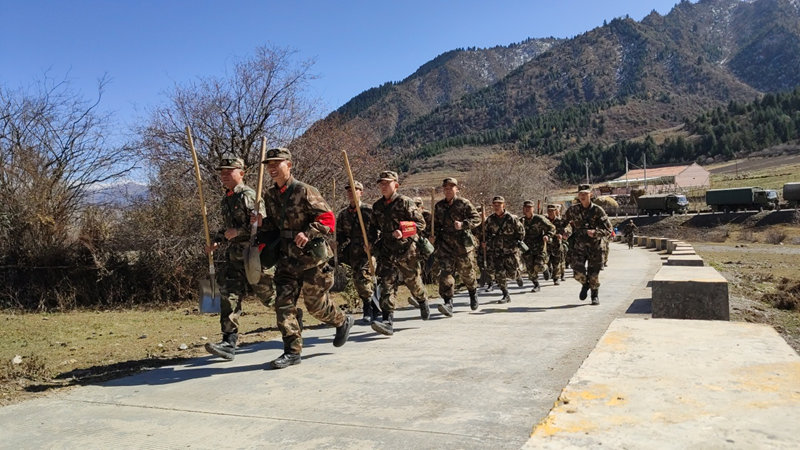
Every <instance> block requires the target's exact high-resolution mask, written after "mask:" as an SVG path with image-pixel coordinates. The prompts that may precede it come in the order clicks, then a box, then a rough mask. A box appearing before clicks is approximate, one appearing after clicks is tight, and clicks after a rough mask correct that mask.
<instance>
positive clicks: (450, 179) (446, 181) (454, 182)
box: [442, 177, 458, 187]
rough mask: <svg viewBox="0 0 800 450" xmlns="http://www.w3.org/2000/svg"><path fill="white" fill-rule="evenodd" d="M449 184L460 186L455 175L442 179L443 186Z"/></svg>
mask: <svg viewBox="0 0 800 450" xmlns="http://www.w3.org/2000/svg"><path fill="white" fill-rule="evenodd" d="M448 184H452V185H453V186H458V180H456V179H455V178H453V177H447V178H445V179H444V180H442V187H447V185H448Z"/></svg>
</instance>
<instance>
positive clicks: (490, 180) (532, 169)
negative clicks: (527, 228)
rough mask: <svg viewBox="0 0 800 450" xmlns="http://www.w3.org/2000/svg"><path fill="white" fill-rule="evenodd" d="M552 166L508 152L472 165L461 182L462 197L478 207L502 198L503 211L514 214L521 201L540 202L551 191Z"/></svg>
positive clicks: (552, 185) (552, 183) (552, 184)
mask: <svg viewBox="0 0 800 450" xmlns="http://www.w3.org/2000/svg"><path fill="white" fill-rule="evenodd" d="M551 169H552V164H551V163H550V162H549V161H548V160H546V159H545V158H541V157H536V156H529V155H522V154H520V153H518V152H516V151H511V152H507V153H504V154H502V155H499V156H497V157H494V158H492V159H491V160H489V161H486V162H485V163H484V164H479V165H475V167H473V169H472V171H470V172H469V173H468V174H467V175H466V177H465V178H464V182H463V183H461V182H460V184H463V187H462V188H461V190H462V192H463V195H464V196H466V197H468V198H470V199H472V200H473V201H474V202H477V203H478V204H480V203H483V204H487V205H488V204H489V203H491V201H492V197H494V196H496V195H500V196H503V197H504V198H505V200H506V209H507V210H509V211H511V212H513V213H515V214H518V213H520V211H521V210H522V203H523V202H524V201H525V200H533V201H537V200H541V201H542V202H544V200H545V198H546V197H547V195H548V193H549V192H550V190H551V189H553V187H554V182H553V176H552V171H551Z"/></svg>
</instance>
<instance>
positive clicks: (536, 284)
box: [531, 278, 546, 292]
mask: <svg viewBox="0 0 800 450" xmlns="http://www.w3.org/2000/svg"><path fill="white" fill-rule="evenodd" d="M545 279H546V278H545ZM540 289H541V288H540V287H539V280H533V289H531V292H539V290H540Z"/></svg>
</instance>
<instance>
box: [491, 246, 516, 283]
mask: <svg viewBox="0 0 800 450" xmlns="http://www.w3.org/2000/svg"><path fill="white" fill-rule="evenodd" d="M486 256H487V259H488V260H489V261H487V262H488V264H487V265H486V269H487V271H488V272H489V276H491V277H492V279H493V280H494V281H495V282H496V283H497V285H498V286H500V288H501V289H505V288H506V280H508V279H509V278H510V279H516V278H518V277H519V263H520V261H519V252H516V251H508V250H506V249H499V250H497V249H492V250H490V251H489V252H488V253H487V255H486Z"/></svg>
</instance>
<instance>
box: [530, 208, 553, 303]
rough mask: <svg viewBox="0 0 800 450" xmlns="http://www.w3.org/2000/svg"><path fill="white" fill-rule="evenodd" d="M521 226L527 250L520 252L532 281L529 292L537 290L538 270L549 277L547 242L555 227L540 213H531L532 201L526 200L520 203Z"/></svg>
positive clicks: (551, 236) (550, 238)
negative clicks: (531, 287)
mask: <svg viewBox="0 0 800 450" xmlns="http://www.w3.org/2000/svg"><path fill="white" fill-rule="evenodd" d="M522 213H523V217H522V227H523V228H524V229H525V239H524V240H523V242H525V244H526V245H527V246H528V251H527V252H525V253H523V254H522V260H523V261H524V262H525V268H526V269H527V270H528V278H530V280H531V281H532V282H533V289H531V292H539V289H540V287H539V272H542V273H544V279H545V280H548V279H550V266H548V254H547V248H548V245H549V244H548V242H549V241H551V240H552V239H553V236H554V235H555V232H556V227H555V226H553V224H552V223H551V222H550V220H548V219H547V218H546V217H545V216H543V215H541V214H534V213H533V202H532V201H530V200H526V201H525V202H524V203H523V204H522Z"/></svg>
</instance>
